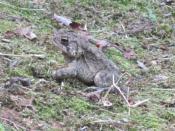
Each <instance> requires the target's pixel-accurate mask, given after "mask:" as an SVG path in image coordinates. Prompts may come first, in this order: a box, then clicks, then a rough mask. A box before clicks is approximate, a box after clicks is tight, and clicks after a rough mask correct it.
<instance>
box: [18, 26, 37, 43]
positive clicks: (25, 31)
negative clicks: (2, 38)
mask: <svg viewBox="0 0 175 131" xmlns="http://www.w3.org/2000/svg"><path fill="white" fill-rule="evenodd" d="M15 33H16V34H17V35H19V36H24V37H26V38H28V39H29V40H34V39H36V38H37V36H36V34H34V33H33V31H32V29H31V27H30V26H29V27H24V28H20V29H16V30H15Z"/></svg>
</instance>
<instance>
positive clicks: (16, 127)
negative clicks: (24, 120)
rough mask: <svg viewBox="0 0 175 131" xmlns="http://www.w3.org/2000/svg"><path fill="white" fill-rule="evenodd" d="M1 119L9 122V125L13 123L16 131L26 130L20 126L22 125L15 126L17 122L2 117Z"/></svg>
mask: <svg viewBox="0 0 175 131" xmlns="http://www.w3.org/2000/svg"><path fill="white" fill-rule="evenodd" d="M0 119H1V120H4V121H7V122H9V123H11V124H13V126H14V127H15V129H16V130H17V131H19V128H21V129H23V130H25V128H24V127H22V126H20V125H17V124H15V122H13V121H11V120H9V119H7V118H4V117H0ZM18 127H19V128H18Z"/></svg>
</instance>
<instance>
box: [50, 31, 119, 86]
mask: <svg viewBox="0 0 175 131" xmlns="http://www.w3.org/2000/svg"><path fill="white" fill-rule="evenodd" d="M53 40H54V44H55V45H56V47H58V48H59V49H60V50H61V51H62V53H63V55H64V57H65V61H66V63H67V66H66V67H64V68H61V69H58V70H56V71H54V73H53V77H54V78H55V79H56V80H62V79H65V78H72V77H74V78H78V79H79V80H81V81H82V82H84V83H86V84H92V85H95V86H97V87H109V86H111V84H112V77H113V75H114V77H115V79H118V77H119V74H120V71H119V68H118V67H117V66H116V65H115V64H114V63H113V62H112V61H111V60H109V59H108V58H107V57H106V56H105V54H104V53H103V52H102V50H101V49H99V48H97V47H96V46H95V45H94V44H92V43H90V42H89V41H88V39H86V38H85V36H83V35H81V34H78V33H76V32H73V31H67V30H63V29H61V30H58V31H56V32H55V33H54V37H53Z"/></svg>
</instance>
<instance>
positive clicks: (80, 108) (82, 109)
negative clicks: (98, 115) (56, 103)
mask: <svg viewBox="0 0 175 131" xmlns="http://www.w3.org/2000/svg"><path fill="white" fill-rule="evenodd" d="M70 107H71V108H72V109H73V110H75V111H76V112H78V113H87V112H88V111H89V109H90V104H89V103H88V102H86V101H85V100H82V99H79V98H76V97H73V98H72V101H71V103H70Z"/></svg>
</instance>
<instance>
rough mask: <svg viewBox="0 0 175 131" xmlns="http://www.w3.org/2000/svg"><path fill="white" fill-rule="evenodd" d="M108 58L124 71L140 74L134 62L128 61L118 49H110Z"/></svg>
mask: <svg viewBox="0 0 175 131" xmlns="http://www.w3.org/2000/svg"><path fill="white" fill-rule="evenodd" d="M107 57H108V58H109V59H111V60H112V61H114V62H115V63H117V64H118V66H120V67H121V68H122V69H124V70H126V71H128V72H129V73H131V74H137V73H139V70H138V69H137V67H136V65H135V64H134V62H133V61H130V60H127V59H126V58H124V57H123V55H122V54H121V53H120V52H119V51H117V50H116V49H110V50H108V51H107Z"/></svg>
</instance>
